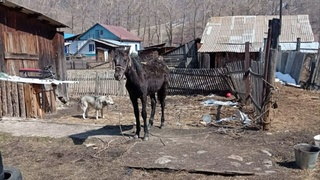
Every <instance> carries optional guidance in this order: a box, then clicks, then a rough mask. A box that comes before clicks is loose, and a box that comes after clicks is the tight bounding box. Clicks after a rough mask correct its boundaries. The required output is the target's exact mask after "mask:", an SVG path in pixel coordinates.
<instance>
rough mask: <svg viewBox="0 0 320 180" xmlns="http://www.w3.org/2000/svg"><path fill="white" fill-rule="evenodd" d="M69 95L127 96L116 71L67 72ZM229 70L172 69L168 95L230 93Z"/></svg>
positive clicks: (72, 96) (75, 96)
mask: <svg viewBox="0 0 320 180" xmlns="http://www.w3.org/2000/svg"><path fill="white" fill-rule="evenodd" d="M67 75H68V80H71V81H78V82H79V83H77V84H68V95H69V98H71V99H78V98H80V97H81V96H83V95H87V94H89V95H122V96H123V95H124V96H125V95H128V92H127V90H126V88H125V86H124V85H125V79H124V81H123V82H118V81H116V80H115V79H114V77H113V75H114V71H113V70H108V71H103V70H68V71H67ZM230 83H231V81H228V78H227V69H225V68H221V69H171V70H170V74H169V89H168V95H190V94H210V93H219V92H223V93H224V92H227V91H230V86H229V85H230Z"/></svg>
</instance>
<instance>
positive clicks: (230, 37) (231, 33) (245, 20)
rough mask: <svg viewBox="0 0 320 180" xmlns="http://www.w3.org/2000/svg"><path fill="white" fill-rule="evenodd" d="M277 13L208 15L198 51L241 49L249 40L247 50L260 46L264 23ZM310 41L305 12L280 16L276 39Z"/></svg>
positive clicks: (307, 19)
mask: <svg viewBox="0 0 320 180" xmlns="http://www.w3.org/2000/svg"><path fill="white" fill-rule="evenodd" d="M273 18H279V16H224V17H212V18H210V20H209V22H208V23H207V25H206V28H205V30H204V32H203V34H202V38H201V43H202V46H201V48H200V49H199V52H244V43H245V42H247V41H249V42H250V52H258V51H259V49H260V48H262V47H263V41H264V38H265V37H266V36H267V33H268V22H269V20H271V19H273ZM298 37H300V38H301V42H302V43H303V42H313V41H314V36H313V32H312V28H311V25H310V23H309V16H308V15H290V16H282V27H281V35H280V38H279V41H280V42H296V41H297V38H298Z"/></svg>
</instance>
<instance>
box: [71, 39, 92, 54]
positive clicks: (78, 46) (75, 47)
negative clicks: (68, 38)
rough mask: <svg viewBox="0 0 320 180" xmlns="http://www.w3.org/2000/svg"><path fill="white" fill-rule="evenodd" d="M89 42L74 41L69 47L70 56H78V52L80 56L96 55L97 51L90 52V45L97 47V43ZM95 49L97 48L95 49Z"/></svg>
mask: <svg viewBox="0 0 320 180" xmlns="http://www.w3.org/2000/svg"><path fill="white" fill-rule="evenodd" d="M86 43H87V41H73V42H71V44H70V45H69V50H70V52H69V53H70V54H76V53H77V52H78V51H79V50H80V51H79V52H78V54H84V55H95V54H96V52H95V51H91V52H90V51H89V44H93V45H95V43H94V42H93V41H91V42H89V43H87V44H86ZM94 49H95V48H94Z"/></svg>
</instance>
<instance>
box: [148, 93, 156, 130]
mask: <svg viewBox="0 0 320 180" xmlns="http://www.w3.org/2000/svg"><path fill="white" fill-rule="evenodd" d="M150 99H151V114H150V119H149V124H148V128H149V129H150V128H151V126H153V121H154V114H155V112H156V104H157V100H156V96H155V94H152V95H150Z"/></svg>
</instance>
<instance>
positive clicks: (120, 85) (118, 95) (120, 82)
mask: <svg viewBox="0 0 320 180" xmlns="http://www.w3.org/2000/svg"><path fill="white" fill-rule="evenodd" d="M122 83H123V81H122V79H121V80H120V81H119V86H118V92H117V94H116V96H117V97H118V102H120V90H121V87H122ZM116 109H117V112H119V113H118V115H119V116H118V118H119V129H120V133H121V135H122V137H123V138H125V136H124V134H123V131H122V127H121V115H122V114H121V112H120V111H119V110H118V105H117V106H116Z"/></svg>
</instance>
